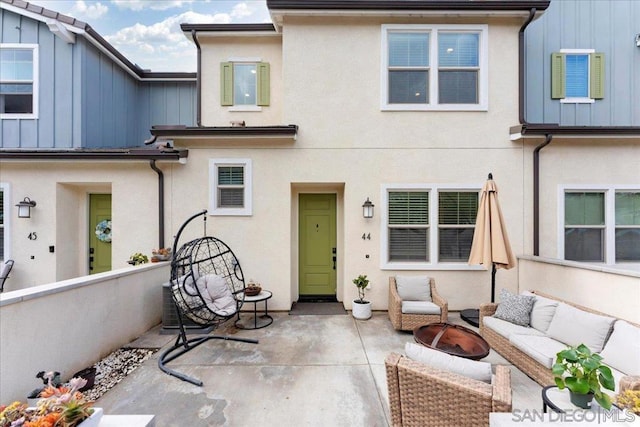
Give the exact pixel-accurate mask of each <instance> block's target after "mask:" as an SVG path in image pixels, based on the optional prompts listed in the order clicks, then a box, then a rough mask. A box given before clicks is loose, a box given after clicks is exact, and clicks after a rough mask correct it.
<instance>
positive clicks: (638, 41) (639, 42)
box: [636, 33, 640, 47]
mask: <svg viewBox="0 0 640 427" xmlns="http://www.w3.org/2000/svg"><path fill="white" fill-rule="evenodd" d="M636 46H638V47H640V33H639V34H636Z"/></svg>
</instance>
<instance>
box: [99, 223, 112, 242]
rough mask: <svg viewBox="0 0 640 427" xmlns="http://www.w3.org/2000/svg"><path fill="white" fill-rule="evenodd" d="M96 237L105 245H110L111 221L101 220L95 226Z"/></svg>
mask: <svg viewBox="0 0 640 427" xmlns="http://www.w3.org/2000/svg"><path fill="white" fill-rule="evenodd" d="M96 237H98V240H100V241H101V242H105V243H111V220H110V219H103V220H102V221H100V222H99V223H98V225H96Z"/></svg>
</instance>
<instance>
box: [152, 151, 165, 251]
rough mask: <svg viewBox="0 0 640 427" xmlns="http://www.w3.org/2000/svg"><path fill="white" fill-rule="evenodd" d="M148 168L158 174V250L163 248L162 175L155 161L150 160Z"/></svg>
mask: <svg viewBox="0 0 640 427" xmlns="http://www.w3.org/2000/svg"><path fill="white" fill-rule="evenodd" d="M149 166H151V169H153V170H154V171H156V173H157V174H158V248H164V174H163V173H162V171H161V170H160V169H158V167H157V166H156V161H155V160H151V161H150V162H149Z"/></svg>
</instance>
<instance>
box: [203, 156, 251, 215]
mask: <svg viewBox="0 0 640 427" xmlns="http://www.w3.org/2000/svg"><path fill="white" fill-rule="evenodd" d="M251 170H252V168H251V159H239V158H225V159H209V182H210V186H209V214H210V215H224V216H228V215H232V216H235V215H238V216H248V215H251V214H252V206H251V198H252V197H251V191H252V182H251V179H252V178H251V176H252V172H251Z"/></svg>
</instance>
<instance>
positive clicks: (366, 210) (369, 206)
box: [362, 197, 374, 218]
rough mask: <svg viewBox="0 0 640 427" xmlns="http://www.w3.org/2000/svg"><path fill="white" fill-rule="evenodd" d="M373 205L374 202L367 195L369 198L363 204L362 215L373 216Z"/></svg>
mask: <svg viewBox="0 0 640 427" xmlns="http://www.w3.org/2000/svg"><path fill="white" fill-rule="evenodd" d="M373 206H374V204H373V203H371V200H369V198H368V197H367V200H366V201H365V202H364V204H363V205H362V216H364V217H365V218H373Z"/></svg>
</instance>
